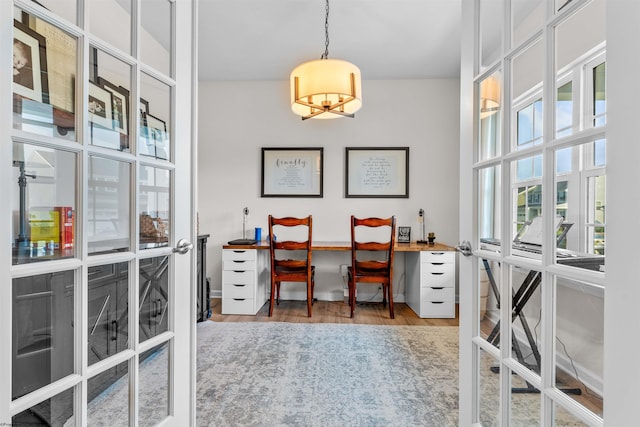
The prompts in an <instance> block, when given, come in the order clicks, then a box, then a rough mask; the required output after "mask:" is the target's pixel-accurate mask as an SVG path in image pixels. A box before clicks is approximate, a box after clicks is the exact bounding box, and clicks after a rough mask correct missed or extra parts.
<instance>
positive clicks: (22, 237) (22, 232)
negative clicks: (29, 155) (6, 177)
mask: <svg viewBox="0 0 640 427" xmlns="http://www.w3.org/2000/svg"><path fill="white" fill-rule="evenodd" d="M13 166H17V167H18V169H19V170H20V176H19V177H18V187H19V188H20V218H19V222H20V224H19V231H18V237H17V238H16V247H17V249H18V256H19V257H21V256H29V255H30V253H29V252H30V248H29V238H28V237H27V206H26V200H27V182H28V181H27V178H33V179H35V177H36V174H29V173H26V171H25V170H24V162H21V161H15V160H14V162H13Z"/></svg>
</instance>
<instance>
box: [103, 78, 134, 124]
mask: <svg viewBox="0 0 640 427" xmlns="http://www.w3.org/2000/svg"><path fill="white" fill-rule="evenodd" d="M98 85H99V86H101V87H102V88H103V89H106V90H107V91H109V92H111V96H112V100H113V102H112V105H111V111H112V112H113V114H112V120H113V129H114V130H117V131H118V132H120V133H121V134H123V135H129V91H128V90H127V89H125V88H123V87H122V86H116V85H114V84H113V83H111V82H110V81H108V80H106V79H104V78H102V77H98Z"/></svg>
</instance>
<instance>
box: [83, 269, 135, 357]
mask: <svg viewBox="0 0 640 427" xmlns="http://www.w3.org/2000/svg"><path fill="white" fill-rule="evenodd" d="M88 276H89V290H88V299H89V343H88V352H89V357H88V361H89V365H92V364H94V363H95V362H99V361H101V360H104V359H106V358H108V357H110V356H113V355H114V354H116V353H118V352H120V351H122V350H126V349H127V347H128V343H129V269H128V263H126V262H121V263H118V264H107V265H101V266H96V267H89V270H88Z"/></svg>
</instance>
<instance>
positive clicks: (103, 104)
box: [89, 82, 113, 130]
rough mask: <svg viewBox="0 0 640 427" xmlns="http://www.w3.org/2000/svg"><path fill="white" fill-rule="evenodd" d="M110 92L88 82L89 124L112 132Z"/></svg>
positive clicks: (111, 100)
mask: <svg viewBox="0 0 640 427" xmlns="http://www.w3.org/2000/svg"><path fill="white" fill-rule="evenodd" d="M112 98H113V97H112V95H111V92H109V91H108V90H106V89H104V88H102V87H100V86H98V85H97V84H95V83H94V82H89V122H91V123H92V124H94V125H99V126H101V127H103V128H105V129H110V130H113V99H112Z"/></svg>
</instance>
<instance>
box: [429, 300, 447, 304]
mask: <svg viewBox="0 0 640 427" xmlns="http://www.w3.org/2000/svg"><path fill="white" fill-rule="evenodd" d="M431 304H444V301H431Z"/></svg>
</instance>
